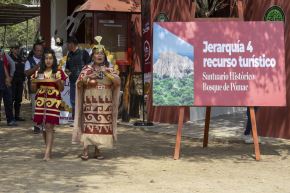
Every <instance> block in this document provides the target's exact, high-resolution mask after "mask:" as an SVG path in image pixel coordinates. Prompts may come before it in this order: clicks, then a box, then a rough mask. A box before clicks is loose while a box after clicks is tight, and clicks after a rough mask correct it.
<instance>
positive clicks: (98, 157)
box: [94, 155, 105, 160]
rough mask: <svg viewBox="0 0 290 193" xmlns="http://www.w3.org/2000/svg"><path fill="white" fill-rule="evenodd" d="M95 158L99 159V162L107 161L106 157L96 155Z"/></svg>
mask: <svg viewBox="0 0 290 193" xmlns="http://www.w3.org/2000/svg"><path fill="white" fill-rule="evenodd" d="M94 158H95V159H97V160H103V159H105V157H104V156H102V155H95V157H94Z"/></svg>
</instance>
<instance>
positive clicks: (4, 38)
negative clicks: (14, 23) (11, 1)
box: [2, 25, 7, 48]
mask: <svg viewBox="0 0 290 193" xmlns="http://www.w3.org/2000/svg"><path fill="white" fill-rule="evenodd" d="M6 32H7V26H6V25H5V26H4V37H3V43H2V45H3V48H4V47H5V42H6Z"/></svg>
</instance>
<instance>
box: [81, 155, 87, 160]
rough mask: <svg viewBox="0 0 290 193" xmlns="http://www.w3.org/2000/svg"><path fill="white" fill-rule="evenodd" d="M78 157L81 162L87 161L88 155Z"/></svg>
mask: <svg viewBox="0 0 290 193" xmlns="http://www.w3.org/2000/svg"><path fill="white" fill-rule="evenodd" d="M80 157H81V159H82V160H83V161H87V160H88V159H89V156H88V155H81V156H80Z"/></svg>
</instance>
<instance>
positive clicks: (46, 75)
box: [44, 70, 52, 79]
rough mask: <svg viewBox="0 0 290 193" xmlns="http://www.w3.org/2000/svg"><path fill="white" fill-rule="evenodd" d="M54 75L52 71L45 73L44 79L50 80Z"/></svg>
mask: <svg viewBox="0 0 290 193" xmlns="http://www.w3.org/2000/svg"><path fill="white" fill-rule="evenodd" d="M51 74H52V70H49V71H44V78H46V79H50V78H51Z"/></svg>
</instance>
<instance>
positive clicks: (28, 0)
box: [0, 0, 39, 47]
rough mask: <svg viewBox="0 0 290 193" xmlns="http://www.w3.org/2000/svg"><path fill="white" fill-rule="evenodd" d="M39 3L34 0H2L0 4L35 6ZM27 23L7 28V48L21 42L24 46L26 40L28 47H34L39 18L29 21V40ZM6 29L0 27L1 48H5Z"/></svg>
mask: <svg viewBox="0 0 290 193" xmlns="http://www.w3.org/2000/svg"><path fill="white" fill-rule="evenodd" d="M35 2H37V1H33V0H0V3H6V4H8V3H22V4H33V3H35ZM26 26H27V24H26V22H22V23H19V24H16V25H12V26H7V27H6V38H5V46H4V47H7V46H9V44H10V43H11V42H15V41H19V42H20V43H21V44H22V45H25V44H26V39H27V40H28V42H27V43H28V45H32V44H33V42H34V39H35V35H36V33H37V31H38V26H39V18H34V19H30V20H29V21H28V38H27V30H26ZM4 29H5V28H4V27H0V46H3V40H4V31H5V30H4Z"/></svg>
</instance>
